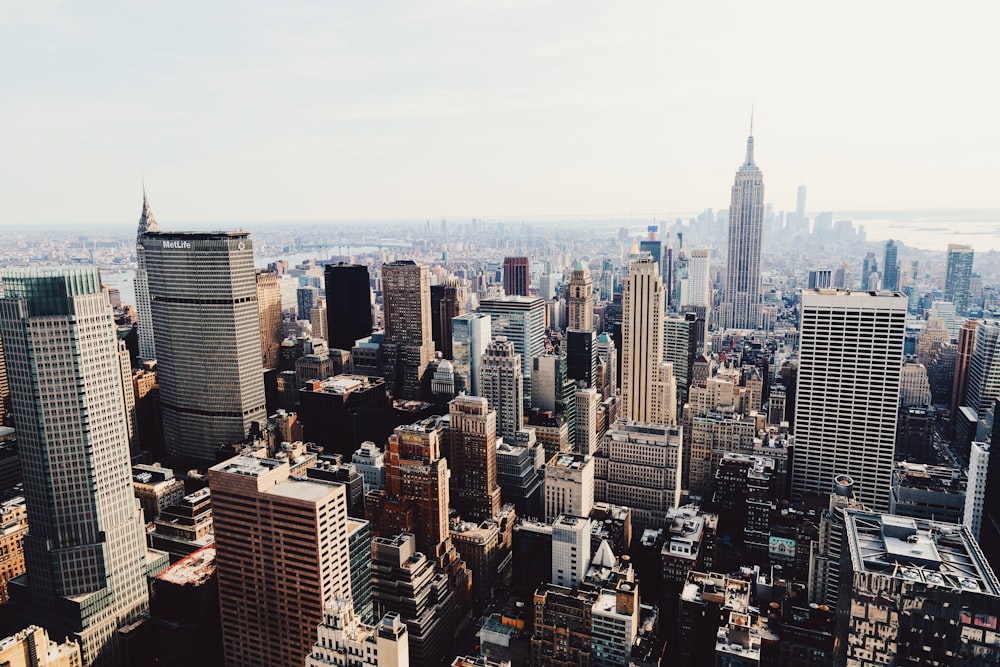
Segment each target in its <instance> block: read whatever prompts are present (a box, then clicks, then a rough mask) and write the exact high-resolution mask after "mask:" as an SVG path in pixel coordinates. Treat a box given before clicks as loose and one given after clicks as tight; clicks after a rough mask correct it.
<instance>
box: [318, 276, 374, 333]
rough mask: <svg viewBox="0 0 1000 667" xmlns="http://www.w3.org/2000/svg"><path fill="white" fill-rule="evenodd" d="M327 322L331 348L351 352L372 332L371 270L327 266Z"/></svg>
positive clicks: (325, 277)
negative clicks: (359, 341)
mask: <svg viewBox="0 0 1000 667" xmlns="http://www.w3.org/2000/svg"><path fill="white" fill-rule="evenodd" d="M323 277H324V280H325V287H326V321H327V326H326V329H327V333H328V334H329V338H328V341H329V343H330V347H331V348H337V349H339V350H350V349H351V348H353V347H354V343H355V342H356V341H358V340H361V339H362V338H367V337H368V336H370V335H371V333H372V289H371V278H370V276H369V274H368V267H367V266H363V265H360V264H345V263H343V262H341V263H339V264H327V265H326V268H325V269H324V273H323Z"/></svg>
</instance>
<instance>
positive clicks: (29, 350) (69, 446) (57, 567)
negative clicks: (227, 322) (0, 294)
mask: <svg viewBox="0 0 1000 667" xmlns="http://www.w3.org/2000/svg"><path fill="white" fill-rule="evenodd" d="M2 276H3V284H4V292H5V297H4V298H2V299H0V336H2V337H3V340H4V345H5V349H6V354H7V364H8V372H9V377H10V390H11V398H12V404H13V412H14V417H15V419H16V421H17V437H18V445H19V447H20V457H21V470H22V474H23V477H24V496H25V499H26V501H27V508H28V520H29V530H28V533H27V535H25V537H24V560H25V565H26V567H27V574H26V575H24V576H21V577H18V578H16V579H14V580H12V581H11V582H10V590H11V594H12V597H13V598H14V601H15V602H20V601H21V598H22V596H23V603H24V604H25V606H26V607H28V609H26V610H25V611H26V615H28V616H36V617H37V620H38V621H39V622H40V623H42V624H43V625H44V626H45V627H47V628H48V629H49V630H50V631H51V632H53V634H54V635H55V636H58V637H63V636H66V635H71V636H73V637H74V638H76V639H77V640H79V642H80V644H81V647H82V652H83V664H85V665H90V664H95V665H117V664H123V661H122V656H121V655H120V653H119V650H118V644H117V639H118V633H117V632H116V631H117V630H118V628H119V627H120V626H122V625H125V624H127V623H131V622H132V621H135V620H137V619H138V618H139V616H141V615H142V614H143V613H144V612H146V611H147V609H148V606H149V599H148V592H147V587H146V579H145V577H146V574H147V572H146V569H147V552H146V542H145V530H144V525H143V522H142V511H141V509H140V508H139V504H138V501H137V500H136V499H135V497H134V495H133V493H132V483H131V480H132V474H131V472H132V471H131V465H130V460H129V443H128V435H127V432H126V424H125V416H124V415H123V411H122V405H123V399H122V383H121V377H120V375H121V371H120V368H119V360H118V347H117V335H116V333H115V324H114V319H113V315H112V311H111V306H110V304H109V303H108V299H107V296H106V295H105V294H104V293H103V292H102V291H101V279H100V275H99V274H98V272H97V270H95V269H78V270H73V271H65V272H59V271H31V270H20V271H15V270H11V271H5V272H3V274H2ZM254 352H255V354H257V358H258V359H259V350H258V349H255V350H254ZM163 564H164V565H165V563H163ZM25 589H27V590H25Z"/></svg>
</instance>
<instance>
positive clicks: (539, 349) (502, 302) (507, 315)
mask: <svg viewBox="0 0 1000 667" xmlns="http://www.w3.org/2000/svg"><path fill="white" fill-rule="evenodd" d="M479 311H480V312H482V313H487V314H489V316H490V317H491V318H492V319H493V323H492V327H493V335H494V336H506V337H507V340H509V341H510V342H512V343H513V344H514V350H515V351H516V352H517V353H518V354H520V355H521V380H522V381H523V382H524V394H523V395H524V401H525V403H530V401H531V360H532V359H534V358H535V357H537V356H540V355H542V354H544V353H545V301H543V300H542V299H540V298H538V297H527V296H506V297H503V298H499V299H483V300H482V302H481V303H480V304H479ZM490 405H493V404H492V402H491V403H490Z"/></svg>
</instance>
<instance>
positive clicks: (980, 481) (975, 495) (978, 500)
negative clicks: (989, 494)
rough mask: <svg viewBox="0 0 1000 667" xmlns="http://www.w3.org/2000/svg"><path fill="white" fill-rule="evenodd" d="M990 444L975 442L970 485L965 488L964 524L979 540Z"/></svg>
mask: <svg viewBox="0 0 1000 667" xmlns="http://www.w3.org/2000/svg"><path fill="white" fill-rule="evenodd" d="M989 466H990V444H989V443H988V442H974V443H972V449H971V451H970V452H969V483H968V484H967V485H966V487H965V513H964V515H963V517H962V523H963V524H965V526H966V527H967V528H968V529H969V531H970V532H971V533H972V536H973V537H975V538H976V539H977V540H978V539H979V533H980V531H981V530H982V527H983V502H984V501H985V500H986V476H987V475H988V474H989Z"/></svg>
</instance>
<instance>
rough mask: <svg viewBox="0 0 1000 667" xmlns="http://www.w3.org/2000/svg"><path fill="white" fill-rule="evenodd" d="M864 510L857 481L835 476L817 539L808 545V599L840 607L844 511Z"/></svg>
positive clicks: (821, 516)
mask: <svg viewBox="0 0 1000 667" xmlns="http://www.w3.org/2000/svg"><path fill="white" fill-rule="evenodd" d="M863 509H865V508H864V505H862V504H861V503H860V502H858V498H857V496H856V495H855V493H854V480H852V479H851V478H850V477H848V476H847V475H835V476H834V478H833V486H832V488H831V493H830V497H829V501H828V506H827V510H826V511H825V512H823V513H822V514H821V515H820V517H819V536H818V539H815V540H813V541H812V543H811V544H810V545H809V546H810V548H809V602H812V603H814V604H825V605H827V606H828V607H831V608H835V607H836V606H837V597H838V595H839V594H840V559H841V554H842V552H843V550H844V518H845V514H846V512H847V510H863Z"/></svg>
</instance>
